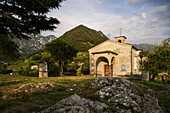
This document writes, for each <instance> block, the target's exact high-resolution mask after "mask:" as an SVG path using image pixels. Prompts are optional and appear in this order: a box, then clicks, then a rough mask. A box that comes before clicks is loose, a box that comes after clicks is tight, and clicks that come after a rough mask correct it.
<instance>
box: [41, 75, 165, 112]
mask: <svg viewBox="0 0 170 113" xmlns="http://www.w3.org/2000/svg"><path fill="white" fill-rule="evenodd" d="M91 86H92V88H94V87H96V86H103V88H101V89H100V90H99V91H97V92H96V95H98V96H100V98H101V100H104V101H107V105H108V106H107V105H106V104H105V103H101V102H96V101H95V102H94V101H90V100H88V99H85V98H81V97H79V96H78V95H76V94H75V95H72V96H70V97H68V98H65V99H63V100H61V101H60V102H58V103H56V104H55V105H53V106H52V107H49V108H47V109H45V110H43V111H41V112H40V113H112V112H116V113H163V111H162V109H161V108H160V106H159V104H158V100H157V98H156V96H155V92H154V91H153V90H152V89H149V88H147V87H146V86H144V85H141V84H135V83H133V82H130V81H129V80H126V79H122V78H97V79H96V80H94V81H93V82H92V83H91Z"/></svg>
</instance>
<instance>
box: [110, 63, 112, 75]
mask: <svg viewBox="0 0 170 113" xmlns="http://www.w3.org/2000/svg"><path fill="white" fill-rule="evenodd" d="M109 76H112V75H111V65H109Z"/></svg>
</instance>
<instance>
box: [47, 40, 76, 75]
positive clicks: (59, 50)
mask: <svg viewBox="0 0 170 113" xmlns="http://www.w3.org/2000/svg"><path fill="white" fill-rule="evenodd" d="M45 49H46V50H47V51H48V52H49V53H50V54H51V57H52V58H53V59H54V60H58V61H59V65H60V72H61V73H60V74H59V75H60V76H61V75H62V73H63V62H64V61H66V60H72V59H73V57H75V56H76V53H77V52H78V50H77V49H75V48H74V46H73V45H72V44H70V43H68V42H65V41H62V40H59V39H57V40H54V41H52V42H50V43H48V44H47V45H46V48H45Z"/></svg>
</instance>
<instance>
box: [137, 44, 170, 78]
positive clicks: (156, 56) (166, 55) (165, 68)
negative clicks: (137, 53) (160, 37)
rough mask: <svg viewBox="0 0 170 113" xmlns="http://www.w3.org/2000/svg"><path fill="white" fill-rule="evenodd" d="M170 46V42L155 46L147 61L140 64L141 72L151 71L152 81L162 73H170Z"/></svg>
mask: <svg viewBox="0 0 170 113" xmlns="http://www.w3.org/2000/svg"><path fill="white" fill-rule="evenodd" d="M169 63H170V45H169V42H166V41H163V42H162V43H161V44H160V45H157V46H155V48H154V51H153V52H149V53H148V55H147V56H146V60H144V61H141V62H140V70H142V71H146V72H147V71H149V74H152V78H151V80H154V79H155V77H156V76H157V75H158V74H159V73H161V72H165V73H168V74H169V73H170V72H169V71H170V64H169Z"/></svg>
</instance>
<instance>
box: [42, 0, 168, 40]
mask: <svg viewBox="0 0 170 113" xmlns="http://www.w3.org/2000/svg"><path fill="white" fill-rule="evenodd" d="M106 1H112V0H106ZM127 1H129V3H130V2H131V4H132V3H133V4H134V5H135V4H136V5H137V4H144V3H145V2H146V1H145V0H127ZM139 1H140V2H139ZM141 1H142V2H141ZM116 2H117V1H116ZM108 3H109V2H108ZM103 4H105V5H107V4H106V2H105V3H104V2H103V1H101V0H68V1H66V2H63V4H62V8H61V9H60V10H59V11H58V10H54V11H52V12H51V13H49V14H48V16H53V17H57V18H58V19H59V20H60V22H61V24H60V25H59V26H58V28H57V29H56V30H55V31H54V32H43V33H42V34H43V35H50V34H53V35H56V36H57V37H59V36H61V35H62V34H63V33H65V32H66V31H68V30H70V29H72V28H74V27H76V26H78V25H80V24H83V25H85V26H87V27H89V28H92V29H95V30H101V31H102V32H103V33H104V34H105V35H108V34H111V39H112V40H114V37H115V36H119V34H120V30H119V29H120V28H122V35H125V36H126V37H127V38H128V39H127V42H128V43H140V42H142V43H154V40H155V41H161V40H163V39H164V38H168V37H170V33H169V31H170V27H169V26H167V21H160V20H163V18H166V19H165V20H167V17H168V15H169V12H168V10H169V5H159V6H154V7H150V8H149V9H150V10H145V11H143V10H142V11H138V10H136V12H134V11H133V13H132V12H131V10H129V9H127V8H129V7H127V6H124V7H123V8H124V9H127V11H125V12H124V13H127V15H129V16H128V17H127V18H125V16H124V15H122V13H121V12H120V13H119V12H117V13H114V12H112V13H110V9H107V7H105V8H103V7H102V6H103ZM112 4H113V6H112V7H113V8H114V5H116V6H117V5H118V4H119V5H120V3H119V2H117V4H116V3H115V2H114V3H112ZM108 5H109V4H108ZM116 8H118V7H116ZM120 8H122V7H120ZM135 9H138V8H135ZM101 10H103V11H101ZM114 10H116V9H114ZM119 10H121V9H118V11H119ZM108 12H109V13H108ZM163 15H164V16H163ZM162 16H163V17H162Z"/></svg>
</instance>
